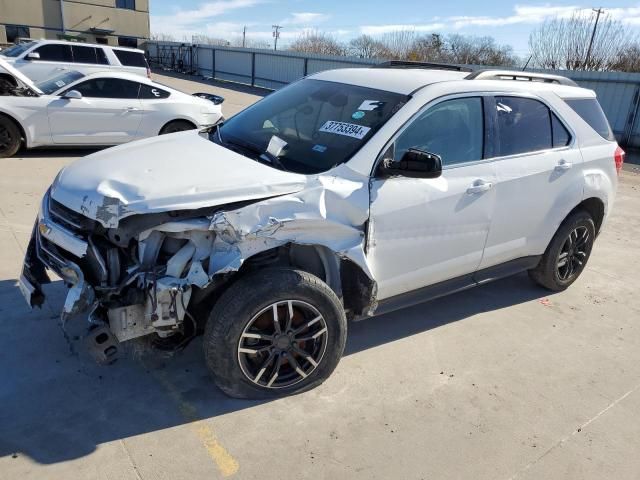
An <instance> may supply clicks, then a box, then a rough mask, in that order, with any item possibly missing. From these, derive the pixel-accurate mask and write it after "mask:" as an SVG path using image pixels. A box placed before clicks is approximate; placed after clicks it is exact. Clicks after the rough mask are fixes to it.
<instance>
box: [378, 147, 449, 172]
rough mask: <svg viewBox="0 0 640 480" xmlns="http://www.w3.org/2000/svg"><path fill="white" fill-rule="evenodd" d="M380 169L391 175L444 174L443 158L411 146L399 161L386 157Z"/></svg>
mask: <svg viewBox="0 0 640 480" xmlns="http://www.w3.org/2000/svg"><path fill="white" fill-rule="evenodd" d="M380 169H381V172H382V173H383V174H384V176H389V177H391V176H402V177H409V178H438V177H439V176H440V175H442V159H441V158H440V156H439V155H436V154H435V153H429V152H423V151H422V150H418V149H416V148H410V149H409V150H407V151H406V152H405V153H404V155H402V158H401V159H400V160H399V161H394V160H393V159H390V158H385V159H384V160H383V161H382V164H381V165H380Z"/></svg>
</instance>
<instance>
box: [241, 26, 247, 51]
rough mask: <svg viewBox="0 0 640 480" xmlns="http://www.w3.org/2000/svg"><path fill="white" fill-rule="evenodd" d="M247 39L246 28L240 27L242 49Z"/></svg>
mask: <svg viewBox="0 0 640 480" xmlns="http://www.w3.org/2000/svg"><path fill="white" fill-rule="evenodd" d="M246 37H247V26H246V25H245V26H244V27H242V48H244V40H245V38H246Z"/></svg>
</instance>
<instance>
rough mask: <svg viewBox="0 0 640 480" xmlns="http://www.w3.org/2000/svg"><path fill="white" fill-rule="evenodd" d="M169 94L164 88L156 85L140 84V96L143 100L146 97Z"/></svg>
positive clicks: (151, 97)
mask: <svg viewBox="0 0 640 480" xmlns="http://www.w3.org/2000/svg"><path fill="white" fill-rule="evenodd" d="M169 95H170V93H169V92H167V91H166V90H162V89H161V88H158V87H151V86H149V85H144V84H141V85H140V98H141V99H144V100H148V99H157V98H168V97H169Z"/></svg>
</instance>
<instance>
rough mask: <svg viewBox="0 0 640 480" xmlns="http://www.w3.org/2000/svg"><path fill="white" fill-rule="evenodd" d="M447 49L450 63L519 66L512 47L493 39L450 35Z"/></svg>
mask: <svg viewBox="0 0 640 480" xmlns="http://www.w3.org/2000/svg"><path fill="white" fill-rule="evenodd" d="M447 48H448V51H449V56H448V58H447V61H448V62H449V63H458V64H463V65H492V66H506V67H512V66H514V65H517V64H518V58H517V57H516V56H515V55H514V54H513V50H512V49H511V47H510V46H508V45H498V44H496V41H495V40H494V39H493V38H492V37H466V36H463V35H457V34H455V35H449V37H447Z"/></svg>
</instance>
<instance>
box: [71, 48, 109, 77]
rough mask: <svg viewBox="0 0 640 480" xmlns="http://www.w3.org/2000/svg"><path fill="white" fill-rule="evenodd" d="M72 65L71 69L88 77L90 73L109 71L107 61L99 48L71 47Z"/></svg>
mask: <svg viewBox="0 0 640 480" xmlns="http://www.w3.org/2000/svg"><path fill="white" fill-rule="evenodd" d="M71 53H72V55H73V65H72V66H71V68H73V70H77V71H79V72H82V73H84V74H85V75H89V74H90V73H95V72H101V71H106V70H109V68H110V67H109V61H108V60H107V56H106V55H105V53H104V50H103V49H102V48H100V47H90V46H86V45H72V46H71Z"/></svg>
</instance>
